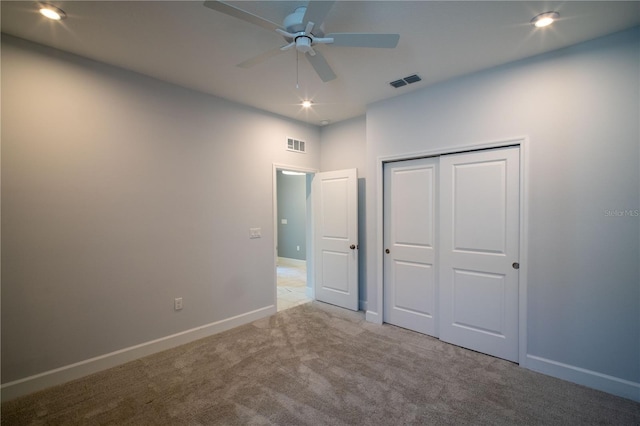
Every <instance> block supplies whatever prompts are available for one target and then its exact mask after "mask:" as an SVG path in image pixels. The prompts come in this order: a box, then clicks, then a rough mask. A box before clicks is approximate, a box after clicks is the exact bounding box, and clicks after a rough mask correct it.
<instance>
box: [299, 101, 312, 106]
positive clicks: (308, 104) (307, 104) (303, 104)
mask: <svg viewBox="0 0 640 426" xmlns="http://www.w3.org/2000/svg"><path fill="white" fill-rule="evenodd" d="M312 104H313V102H311V101H302V104H301V105H302V108H309V107H311V105H312Z"/></svg>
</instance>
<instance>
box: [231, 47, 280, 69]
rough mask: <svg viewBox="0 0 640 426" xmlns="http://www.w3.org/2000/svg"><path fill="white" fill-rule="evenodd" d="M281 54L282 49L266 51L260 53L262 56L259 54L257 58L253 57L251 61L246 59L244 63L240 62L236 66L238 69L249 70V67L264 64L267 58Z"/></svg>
mask: <svg viewBox="0 0 640 426" xmlns="http://www.w3.org/2000/svg"><path fill="white" fill-rule="evenodd" d="M282 52H283V50H282V48H280V47H276V48H275V49H271V50H267V51H266V52H264V53H262V54H260V55H258V56H255V57H253V58H251V59H247V60H246V61H244V62H240V63H239V64H238V65H237V66H238V67H240V68H251V67H253V66H255V65H258V64H259V63H261V62H264V61H266V60H267V59H269V58H271V57H273V56H276V55H278V54H280V53H282Z"/></svg>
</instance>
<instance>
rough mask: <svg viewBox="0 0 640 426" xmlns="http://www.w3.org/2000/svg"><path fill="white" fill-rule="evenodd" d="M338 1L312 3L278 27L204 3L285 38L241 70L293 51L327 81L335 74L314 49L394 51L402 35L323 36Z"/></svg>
mask: <svg viewBox="0 0 640 426" xmlns="http://www.w3.org/2000/svg"><path fill="white" fill-rule="evenodd" d="M334 3H335V1H325V0H318V1H310V2H309V3H308V5H307V6H300V7H298V8H297V9H296V10H294V11H293V12H292V13H291V14H289V15H288V16H287V17H286V18H284V21H283V23H282V25H278V24H276V23H274V22H271V21H269V20H267V19H264V18H262V17H260V16H257V15H254V14H252V13H250V12H247V11H245V10H242V9H239V8H237V7H235V6H233V5H231V4H229V3H225V2H223V1H205V2H204V5H205V6H206V7H208V8H210V9H213V10H217V11H218V12H222V13H224V14H227V15H229V16H233V17H235V18H238V19H242V20H243V21H246V22H250V23H252V24H255V25H258V26H260V27H262V28H265V29H267V30H269V31H276V32H277V33H278V34H280V35H281V36H283V37H284V39H285V40H286V42H287V44H286V45H284V46H282V47H278V48H275V49H272V50H270V51H267V52H265V53H263V54H261V55H258V56H256V57H255V58H251V59H249V60H247V61H244V62H242V63H240V64H238V66H239V67H241V68H250V67H252V66H254V65H257V64H259V63H260V62H262V61H264V60H266V59H268V58H270V57H272V56H275V55H277V54H279V53H281V52H284V51H287V50H291V49H294V48H295V50H296V51H298V52H300V53H303V54H304V55H305V56H306V58H307V60H308V61H309V63H310V64H311V66H312V67H313V69H314V70H315V71H316V73H317V74H318V76H319V77H320V79H321V80H322V81H324V82H328V81H331V80H333V79H335V78H336V75H335V73H334V72H333V70H332V69H331V67H330V66H329V64H328V63H327V61H326V59H325V58H324V56H322V54H321V53H320V52H319V51H318V50H316V49H314V47H315V46H317V45H320V44H326V45H334V46H347V47H383V48H394V47H396V46H397V44H398V40H399V39H400V35H399V34H370V33H331V34H325V33H324V18H325V17H326V16H327V13H329V10H330V9H331V7H332V6H333V4H334Z"/></svg>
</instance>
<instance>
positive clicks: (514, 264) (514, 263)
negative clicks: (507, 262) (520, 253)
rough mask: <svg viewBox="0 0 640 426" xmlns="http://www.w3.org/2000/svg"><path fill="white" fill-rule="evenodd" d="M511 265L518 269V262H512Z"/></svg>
mask: <svg viewBox="0 0 640 426" xmlns="http://www.w3.org/2000/svg"><path fill="white" fill-rule="evenodd" d="M511 266H513V269H520V264H519V263H518V262H513V263H512V264H511Z"/></svg>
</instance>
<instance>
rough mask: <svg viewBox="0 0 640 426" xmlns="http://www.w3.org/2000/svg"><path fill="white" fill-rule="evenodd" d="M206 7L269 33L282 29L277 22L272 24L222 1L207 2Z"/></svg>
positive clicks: (212, 0)
mask: <svg viewBox="0 0 640 426" xmlns="http://www.w3.org/2000/svg"><path fill="white" fill-rule="evenodd" d="M204 5H205V6H206V7H208V8H209V9H213V10H216V11H218V12H222V13H224V14H225V15H229V16H233V17H234V18H238V19H241V20H243V21H245V22H249V23H251V24H254V25H257V26H259V27H262V28H264V29H267V30H269V31H273V30H275V29H277V28H280V29H282V26H281V25H278V24H276V23H275V22H271V21H269V20H267V19H264V18H261V17H259V16H257V15H254V14H253V13H250V12H247V11H245V10H242V9H238V8H237V7H235V6H232V5H230V4H227V3H225V2H222V1H215V0H211V1H205V2H204Z"/></svg>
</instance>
